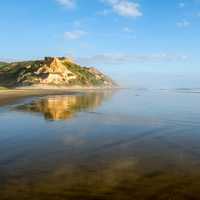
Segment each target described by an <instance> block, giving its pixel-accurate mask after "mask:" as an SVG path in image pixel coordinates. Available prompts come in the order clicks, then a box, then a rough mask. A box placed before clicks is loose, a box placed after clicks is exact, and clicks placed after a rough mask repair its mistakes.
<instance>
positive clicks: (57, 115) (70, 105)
mask: <svg viewBox="0 0 200 200" xmlns="http://www.w3.org/2000/svg"><path fill="white" fill-rule="evenodd" d="M111 96H112V91H104V92H90V93H85V94H83V95H69V96H50V97H45V98H41V99H37V100H34V101H32V102H31V103H26V104H23V105H20V106H17V107H16V109H17V110H18V111H24V112H30V113H40V114H42V115H43V116H44V118H45V119H46V120H50V121H59V120H68V119H71V118H73V117H74V115H75V114H76V113H77V112H81V111H86V110H94V109H95V108H97V107H99V106H100V105H101V104H102V102H103V101H105V100H106V99H109V98H110V97H111Z"/></svg>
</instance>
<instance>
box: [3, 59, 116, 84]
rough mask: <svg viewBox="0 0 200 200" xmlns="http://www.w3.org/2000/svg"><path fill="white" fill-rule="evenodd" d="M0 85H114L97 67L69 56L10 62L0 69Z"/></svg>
mask: <svg viewBox="0 0 200 200" xmlns="http://www.w3.org/2000/svg"><path fill="white" fill-rule="evenodd" d="M0 85H11V86H12V85H14V86H30V85H56V86H61V85H62V86H74V85H77V86H78V85H79V86H106V87H112V86H114V85H115V84H114V82H113V81H112V80H111V79H110V78H108V77H107V76H105V75H104V74H102V73H101V72H99V71H98V70H96V69H95V68H87V67H81V66H79V65H77V64H75V63H74V62H73V60H71V59H68V58H64V57H61V58H57V57H46V58H45V59H44V60H39V61H28V62H18V63H10V64H8V65H6V66H4V67H2V68H1V69H0Z"/></svg>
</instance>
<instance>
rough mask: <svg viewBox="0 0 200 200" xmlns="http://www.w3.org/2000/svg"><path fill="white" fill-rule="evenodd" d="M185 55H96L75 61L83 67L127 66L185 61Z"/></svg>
mask: <svg viewBox="0 0 200 200" xmlns="http://www.w3.org/2000/svg"><path fill="white" fill-rule="evenodd" d="M187 59H188V57H187V56H185V55H178V54H168V53H158V54H149V55H148V54H146V55H145V54H144V55H137V54H132V55H131V54H98V55H94V56H91V57H81V58H77V59H76V60H77V61H78V62H79V63H81V64H84V65H94V64H115V65H118V64H127V63H134V62H178V61H185V60H187Z"/></svg>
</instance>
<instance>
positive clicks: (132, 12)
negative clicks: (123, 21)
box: [101, 0, 143, 17]
mask: <svg viewBox="0 0 200 200" xmlns="http://www.w3.org/2000/svg"><path fill="white" fill-rule="evenodd" d="M101 1H102V2H104V3H107V4H108V5H110V6H111V7H112V9H113V11H114V12H115V13H117V14H118V15H120V16H125V17H140V16H142V15H143V14H142V12H141V11H140V5H139V4H138V3H134V2H132V1H130V0H101Z"/></svg>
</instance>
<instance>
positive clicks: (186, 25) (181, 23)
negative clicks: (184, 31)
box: [177, 20, 190, 28]
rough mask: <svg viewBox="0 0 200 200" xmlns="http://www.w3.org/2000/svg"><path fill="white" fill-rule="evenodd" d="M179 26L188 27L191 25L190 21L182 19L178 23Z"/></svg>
mask: <svg viewBox="0 0 200 200" xmlns="http://www.w3.org/2000/svg"><path fill="white" fill-rule="evenodd" d="M177 26H178V27H179V28H187V27H188V26H190V22H189V21H187V20H182V21H180V22H178V23H177Z"/></svg>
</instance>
